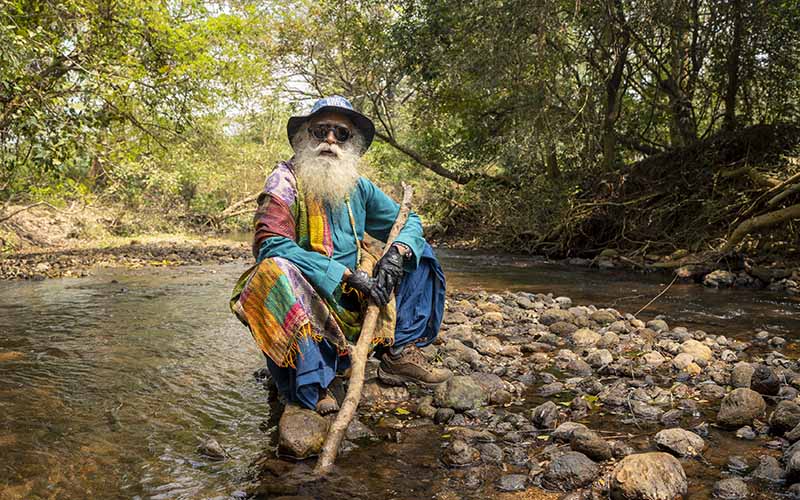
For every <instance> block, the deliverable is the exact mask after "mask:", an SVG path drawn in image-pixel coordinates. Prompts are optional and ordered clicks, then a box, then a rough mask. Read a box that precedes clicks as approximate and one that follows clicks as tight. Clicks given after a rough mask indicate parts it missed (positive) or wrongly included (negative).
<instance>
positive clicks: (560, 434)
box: [551, 422, 589, 443]
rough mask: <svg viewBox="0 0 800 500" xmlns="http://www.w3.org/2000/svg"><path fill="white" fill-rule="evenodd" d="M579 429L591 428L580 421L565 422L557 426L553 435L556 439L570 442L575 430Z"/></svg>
mask: <svg viewBox="0 0 800 500" xmlns="http://www.w3.org/2000/svg"><path fill="white" fill-rule="evenodd" d="M578 430H589V429H588V427H586V426H585V425H583V424H579V423H578V422H564V423H563V424H561V425H559V426H558V427H556V429H555V430H554V431H553V432H552V434H551V436H552V438H553V439H555V440H556V441H562V442H565V443H568V442H570V441H572V435H573V434H574V433H575V431H578Z"/></svg>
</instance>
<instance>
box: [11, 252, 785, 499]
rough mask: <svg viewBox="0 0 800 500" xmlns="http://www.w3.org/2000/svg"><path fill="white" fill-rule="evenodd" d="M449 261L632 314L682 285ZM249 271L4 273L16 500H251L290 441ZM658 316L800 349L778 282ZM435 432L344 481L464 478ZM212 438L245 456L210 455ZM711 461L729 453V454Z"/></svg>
mask: <svg viewBox="0 0 800 500" xmlns="http://www.w3.org/2000/svg"><path fill="white" fill-rule="evenodd" d="M438 254H439V257H440V259H441V261H442V266H443V267H444V269H445V272H446V274H447V278H448V286H449V287H450V288H451V289H459V290H479V289H482V290H489V291H501V290H513V291H528V292H533V293H548V292H552V293H553V294H554V295H555V296H559V295H564V296H568V297H571V298H572V300H573V302H574V303H575V304H595V305H596V306H598V307H614V308H616V309H618V310H620V311H622V312H631V313H633V312H636V311H637V310H638V309H639V308H640V307H642V306H643V305H644V304H646V303H647V302H648V301H649V300H650V299H652V298H653V297H654V296H655V295H657V294H658V293H659V292H660V291H661V290H663V288H664V287H665V286H666V285H667V284H668V281H669V278H668V276H666V275H642V274H635V273H631V272H627V271H621V270H620V271H618V270H590V269H575V268H569V267H566V266H564V265H562V264H557V263H547V262H543V261H540V260H537V259H528V258H518V257H513V256H490V255H483V254H478V253H469V252H461V251H447V250H440V251H438ZM246 265H247V264H246V263H245V262H241V263H235V264H226V265H209V266H186V267H176V268H147V269H137V270H130V269H122V268H118V269H102V270H96V271H95V272H94V275H93V276H91V277H87V278H77V279H76V278H65V279H52V280H45V281H38V282H29V281H13V282H9V281H6V282H0V457H2V460H0V499H2V500H5V499H12V498H20V499H22V498H25V499H28V498H153V499H166V498H186V499H189V498H230V497H231V496H234V497H237V496H243V491H242V484H243V482H244V481H245V479H246V478H247V477H248V476H249V475H250V469H251V467H252V464H253V462H254V461H255V460H256V459H257V458H258V457H260V456H264V455H266V454H271V453H272V450H273V449H274V442H273V439H272V438H273V434H274V426H275V418H274V417H275V416H273V415H270V410H269V405H268V403H267V393H266V391H264V390H263V388H262V387H261V385H260V384H259V383H257V382H256V380H255V379H254V377H253V375H252V374H253V372H254V371H255V370H257V369H259V368H261V367H262V366H263V365H264V362H263V357H262V356H261V355H260V353H259V352H258V350H257V348H256V347H255V345H254V343H253V341H252V340H251V338H250V336H249V334H248V333H247V331H246V329H245V328H244V326H242V325H241V324H240V323H239V322H238V321H237V320H236V319H235V318H234V317H233V315H232V314H231V313H230V311H229V310H228V303H227V301H228V297H229V292H230V288H231V287H232V285H233V284H234V282H235V281H236V279H237V278H238V276H239V274H240V273H241V272H242V270H243V269H244V268H245V267H246ZM656 315H663V317H664V319H666V320H667V321H668V322H669V323H670V324H675V325H682V326H686V327H687V328H689V329H690V330H691V329H702V330H705V331H707V332H709V333H714V334H724V335H726V336H727V337H729V338H737V339H748V338H749V337H750V336H752V335H753V334H754V333H755V332H757V331H759V330H767V331H769V332H770V333H771V334H772V335H776V334H777V335H780V336H782V337H784V338H786V339H787V340H789V341H790V342H791V341H796V340H798V336H800V302H798V300H797V299H796V298H791V297H786V296H783V295H781V294H778V293H773V292H769V291H749V290H714V289H708V288H704V287H702V286H699V285H696V284H681V283H675V284H674V285H672V286H671V288H670V289H669V290H668V292H667V293H666V294H665V295H664V296H663V297H661V298H660V299H659V300H658V301H656V302H655V303H654V304H652V305H651V306H650V307H648V308H647V309H646V310H645V311H644V312H642V313H641V314H640V315H639V317H640V318H641V319H643V320H647V319H652V318H653V317H655V316H656ZM426 433H427V434H430V431H429V430H425V429H422V428H420V429H410V431H409V435H410V436H409V437H408V438H407V439H406V440H404V442H403V443H400V444H396V443H395V444H393V443H388V444H376V445H374V446H367V447H362V448H361V449H359V450H357V451H356V452H353V453H350V454H345V455H344V456H343V457H342V460H341V462H340V468H341V470H343V471H353V474H352V478H351V479H350V480H349V481H344V480H342V481H341V484H339V485H338V486H337V489H338V490H339V491H342V492H346V491H348V490H349V491H354V492H355V491H358V492H360V493H361V494H365V493H368V492H373V493H374V492H379V491H390V490H392V491H395V493H393V494H392V495H393V496H392V497H393V498H428V497H429V496H428V493H426V492H430V491H431V490H430V488H431V484H433V483H436V482H442V481H446V480H447V476H448V471H447V469H446V468H445V467H444V466H442V465H441V464H440V463H439V462H438V460H437V453H438V448H436V445H431V446H422V445H421V443H423V444H424V443H432V441H430V440H429V438H425V437H423V435H424V434H426ZM415 434H419V435H420V437H419V438H418V439H415V438H414V435H415ZM434 437H436V436H435V435H434ZM206 438H215V439H217V440H218V441H219V443H221V444H222V446H223V447H224V448H225V449H226V450H227V452H228V453H229V454H230V456H231V458H230V459H228V460H225V461H220V462H215V461H210V460H208V459H206V458H204V457H203V456H201V455H200V454H199V453H198V452H197V446H198V445H199V444H200V443H201V442H202V441H203V440H204V439H206ZM426 439H428V441H426ZM728 441H730V442H728ZM728 441H726V446H730V447H732V448H743V447H744V445H743V444H742V443H741V442H737V441H736V440H733V439H729V440H728ZM430 448H432V449H430ZM729 451H730V453H733V452H734V451H735V452H736V453H740V454H744V453H745V452H744V451H742V450H738V449H736V450H729ZM710 454H711V456H710V457H708V458H709V460H711V461H712V462H713V461H714V456H715V454H716V455H720V454H721V452H720V451H719V450H711V451H710ZM727 454H728V452H726V453H725V455H727ZM410 455H414V458H413V460H412V459H409V460H406V457H408V456H410ZM721 459H722V458H720V460H721ZM687 472H688V473H689V475H690V476H692V472H691V469H690V468H687ZM387 488H388V489H387ZM705 497H706V494H705V493H704V494H702V495H701V494H699V493H698V494H697V495H696V496H692V498H705ZM372 498H380V496H374V495H373V496H372ZM386 498H389V496H387V497H386Z"/></svg>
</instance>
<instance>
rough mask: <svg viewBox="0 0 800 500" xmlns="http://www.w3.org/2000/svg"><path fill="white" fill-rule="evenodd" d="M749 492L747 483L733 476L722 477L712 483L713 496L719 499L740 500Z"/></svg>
mask: <svg viewBox="0 0 800 500" xmlns="http://www.w3.org/2000/svg"><path fill="white" fill-rule="evenodd" d="M749 494H750V493H749V491H748V490H747V483H745V482H744V481H742V480H741V479H738V478H735V477H732V478H728V479H723V480H721V481H717V482H716V484H714V498H719V499H720V500H740V499H742V498H747V497H748V496H749Z"/></svg>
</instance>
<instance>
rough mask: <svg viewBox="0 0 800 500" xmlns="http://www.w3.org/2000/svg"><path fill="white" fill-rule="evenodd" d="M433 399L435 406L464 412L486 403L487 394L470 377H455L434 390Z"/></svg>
mask: <svg viewBox="0 0 800 500" xmlns="http://www.w3.org/2000/svg"><path fill="white" fill-rule="evenodd" d="M434 399H435V401H436V406H440V407H445V408H452V409H454V410H456V411H465V410H471V409H473V408H478V407H479V406H480V405H481V404H483V403H484V402H485V401H486V399H487V394H486V391H485V390H484V389H483V387H481V385H480V384H479V383H478V382H476V381H475V379H473V378H472V377H469V376H463V375H457V376H455V377H451V378H450V379H449V380H448V381H447V383H444V384H440V385H439V386H438V387H437V388H436V392H435V394H434Z"/></svg>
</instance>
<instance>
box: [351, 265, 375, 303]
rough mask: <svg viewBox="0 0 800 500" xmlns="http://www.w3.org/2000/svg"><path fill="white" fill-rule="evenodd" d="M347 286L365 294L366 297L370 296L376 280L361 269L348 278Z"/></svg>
mask: <svg viewBox="0 0 800 500" xmlns="http://www.w3.org/2000/svg"><path fill="white" fill-rule="evenodd" d="M347 284H348V285H349V286H350V288H354V289H356V290H358V291H359V292H361V293H363V294H364V297H369V296H370V290H372V288H373V286H374V285H375V280H374V279H373V278H371V277H370V275H369V274H368V273H367V272H366V271H363V270H361V269H359V270H357V271H355V272H354V273H353V274H351V275H350V277H349V278H347Z"/></svg>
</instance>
